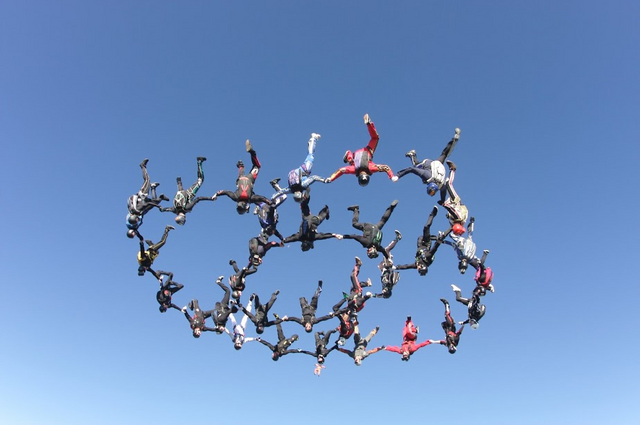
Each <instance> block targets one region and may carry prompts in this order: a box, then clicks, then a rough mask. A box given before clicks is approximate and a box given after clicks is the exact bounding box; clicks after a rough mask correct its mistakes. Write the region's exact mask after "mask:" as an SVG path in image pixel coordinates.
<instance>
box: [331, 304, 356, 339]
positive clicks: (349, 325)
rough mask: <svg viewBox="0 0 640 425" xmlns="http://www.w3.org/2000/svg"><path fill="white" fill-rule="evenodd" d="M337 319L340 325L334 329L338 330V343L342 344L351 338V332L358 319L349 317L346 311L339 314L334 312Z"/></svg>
mask: <svg viewBox="0 0 640 425" xmlns="http://www.w3.org/2000/svg"><path fill="white" fill-rule="evenodd" d="M336 316H337V317H338V320H339V321H340V326H338V327H337V328H336V329H335V330H336V331H338V342H337V344H338V345H344V343H345V342H346V340H348V339H349V338H351V335H353V332H354V330H355V327H356V325H357V324H358V320H357V319H354V318H352V317H351V315H350V314H349V313H348V312H344V313H341V314H336Z"/></svg>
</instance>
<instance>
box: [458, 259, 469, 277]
mask: <svg viewBox="0 0 640 425" xmlns="http://www.w3.org/2000/svg"><path fill="white" fill-rule="evenodd" d="M468 265H469V263H467V260H465V259H463V260H460V262H459V263H458V270H460V274H464V272H466V271H467V266H468Z"/></svg>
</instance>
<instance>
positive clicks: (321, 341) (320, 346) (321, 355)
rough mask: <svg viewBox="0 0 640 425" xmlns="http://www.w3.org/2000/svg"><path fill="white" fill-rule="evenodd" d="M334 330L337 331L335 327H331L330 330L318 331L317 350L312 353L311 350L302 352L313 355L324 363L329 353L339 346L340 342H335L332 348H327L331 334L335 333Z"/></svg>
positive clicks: (316, 334)
mask: <svg viewBox="0 0 640 425" xmlns="http://www.w3.org/2000/svg"><path fill="white" fill-rule="evenodd" d="M334 332H336V330H335V329H331V330H330V331H328V332H324V331H320V332H316V333H315V338H316V351H315V352H313V353H312V352H310V351H304V350H303V351H302V352H303V353H305V354H309V355H311V356H315V358H316V359H317V360H318V363H319V364H323V363H324V360H325V359H326V357H327V356H328V355H329V353H330V352H332V351H333V350H335V349H336V348H338V344H333V345H332V346H331V348H327V345H329V338H331V334H333V333H334Z"/></svg>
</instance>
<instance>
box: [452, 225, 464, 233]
mask: <svg viewBox="0 0 640 425" xmlns="http://www.w3.org/2000/svg"><path fill="white" fill-rule="evenodd" d="M451 231H452V232H453V234H454V235H457V236H462V234H463V233H464V232H465V229H464V226H463V225H462V224H460V223H455V224H454V225H453V226H452V227H451Z"/></svg>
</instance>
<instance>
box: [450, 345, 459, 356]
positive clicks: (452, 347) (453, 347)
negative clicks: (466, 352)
mask: <svg viewBox="0 0 640 425" xmlns="http://www.w3.org/2000/svg"><path fill="white" fill-rule="evenodd" d="M448 348H449V353H450V354H453V353H455V352H456V350H457V349H458V348H457V347H456V346H455V345H453V344H451V345H449V347H448Z"/></svg>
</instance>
